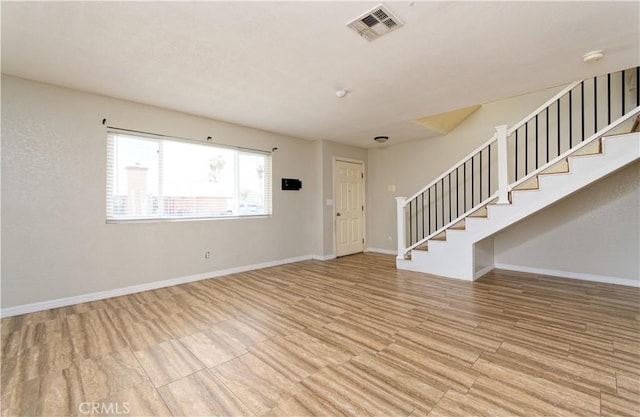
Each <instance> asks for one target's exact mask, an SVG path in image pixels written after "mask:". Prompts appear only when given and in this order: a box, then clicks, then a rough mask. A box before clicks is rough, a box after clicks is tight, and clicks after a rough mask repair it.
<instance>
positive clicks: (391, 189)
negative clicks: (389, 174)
mask: <svg viewBox="0 0 640 417" xmlns="http://www.w3.org/2000/svg"><path fill="white" fill-rule="evenodd" d="M387 190H389V192H390V193H395V192H396V186H395V185H393V184H392V185H389V186H387Z"/></svg>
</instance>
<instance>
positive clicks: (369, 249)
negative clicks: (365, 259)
mask: <svg viewBox="0 0 640 417" xmlns="http://www.w3.org/2000/svg"><path fill="white" fill-rule="evenodd" d="M364 251H365V252H375V253H384V254H385V255H397V254H398V251H395V250H393V249H380V248H366V249H365V250H364Z"/></svg>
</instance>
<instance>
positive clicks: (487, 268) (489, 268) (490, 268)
mask: <svg viewBox="0 0 640 417" xmlns="http://www.w3.org/2000/svg"><path fill="white" fill-rule="evenodd" d="M495 268H496V267H495V265H489V266H485V267H484V268H482V269H480V270H479V271H476V272H475V274H473V279H474V280H476V279H478V278H482V277H483V276H484V275H486V274H488V273H489V272H491V271H493V270H494V269H495Z"/></svg>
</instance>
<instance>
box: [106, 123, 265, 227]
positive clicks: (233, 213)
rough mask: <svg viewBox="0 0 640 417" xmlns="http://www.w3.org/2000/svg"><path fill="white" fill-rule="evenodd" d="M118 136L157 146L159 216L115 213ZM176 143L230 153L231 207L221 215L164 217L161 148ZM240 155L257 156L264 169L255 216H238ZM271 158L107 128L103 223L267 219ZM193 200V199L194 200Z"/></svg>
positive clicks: (225, 147) (233, 149) (214, 144)
mask: <svg viewBox="0 0 640 417" xmlns="http://www.w3.org/2000/svg"><path fill="white" fill-rule="evenodd" d="M118 136H124V137H129V138H133V139H140V140H148V141H151V142H157V143H158V177H159V178H158V195H157V196H156V197H157V201H158V204H159V205H160V214H159V215H121V214H116V213H115V201H116V198H117V197H118V196H116V195H115V194H114V190H115V188H116V187H115V186H114V181H116V178H115V177H116V176H115V175H114V173H115V171H114V165H115V164H116V162H117V161H116V158H117V156H116V150H115V144H116V140H117V139H116V138H117V137H118ZM169 141H171V142H179V143H184V144H187V145H189V144H191V145H197V146H211V147H214V148H219V149H224V150H225V151H227V152H228V151H232V152H233V158H234V186H233V197H232V204H231V205H232V207H231V209H230V210H229V211H228V212H227V213H225V214H209V215H193V216H190V215H181V216H175V215H173V216H172V215H169V214H167V207H166V206H165V204H166V201H165V198H166V196H165V195H164V190H163V169H164V167H163V165H164V163H163V162H164V159H165V150H164V148H165V146H164V144H165V143H166V142H169ZM241 155H259V156H261V157H264V167H263V174H262V175H263V179H264V186H263V187H264V188H263V200H264V202H263V209H262V210H260V212H258V213H242V212H241V210H240V181H239V179H240V166H239V165H240V163H239V160H240V156H241ZM271 164H272V158H271V153H270V152H266V151H260V150H254V149H248V148H241V147H233V146H227V145H220V144H216V143H209V142H204V141H198V140H191V139H183V138H176V137H169V136H162V135H153V134H148V133H141V132H133V133H132V132H130V131H126V130H119V129H113V128H110V129H109V130H108V131H107V188H106V209H107V210H106V220H107V223H122V222H140V221H176V220H212V219H238V218H247V217H270V216H271V214H272V190H273V187H272V184H273V178H272V166H271ZM196 198H197V197H196Z"/></svg>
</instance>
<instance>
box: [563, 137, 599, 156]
mask: <svg viewBox="0 0 640 417" xmlns="http://www.w3.org/2000/svg"><path fill="white" fill-rule="evenodd" d="M601 153H602V139H598V140H594V141H593V142H591V143H590V144H588V145H586V146H584V147H582V148H580V149H578V150H577V151H575V152H573V153H572V154H570V155H569V156H570V157H578V156H589V155H598V154H601Z"/></svg>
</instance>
